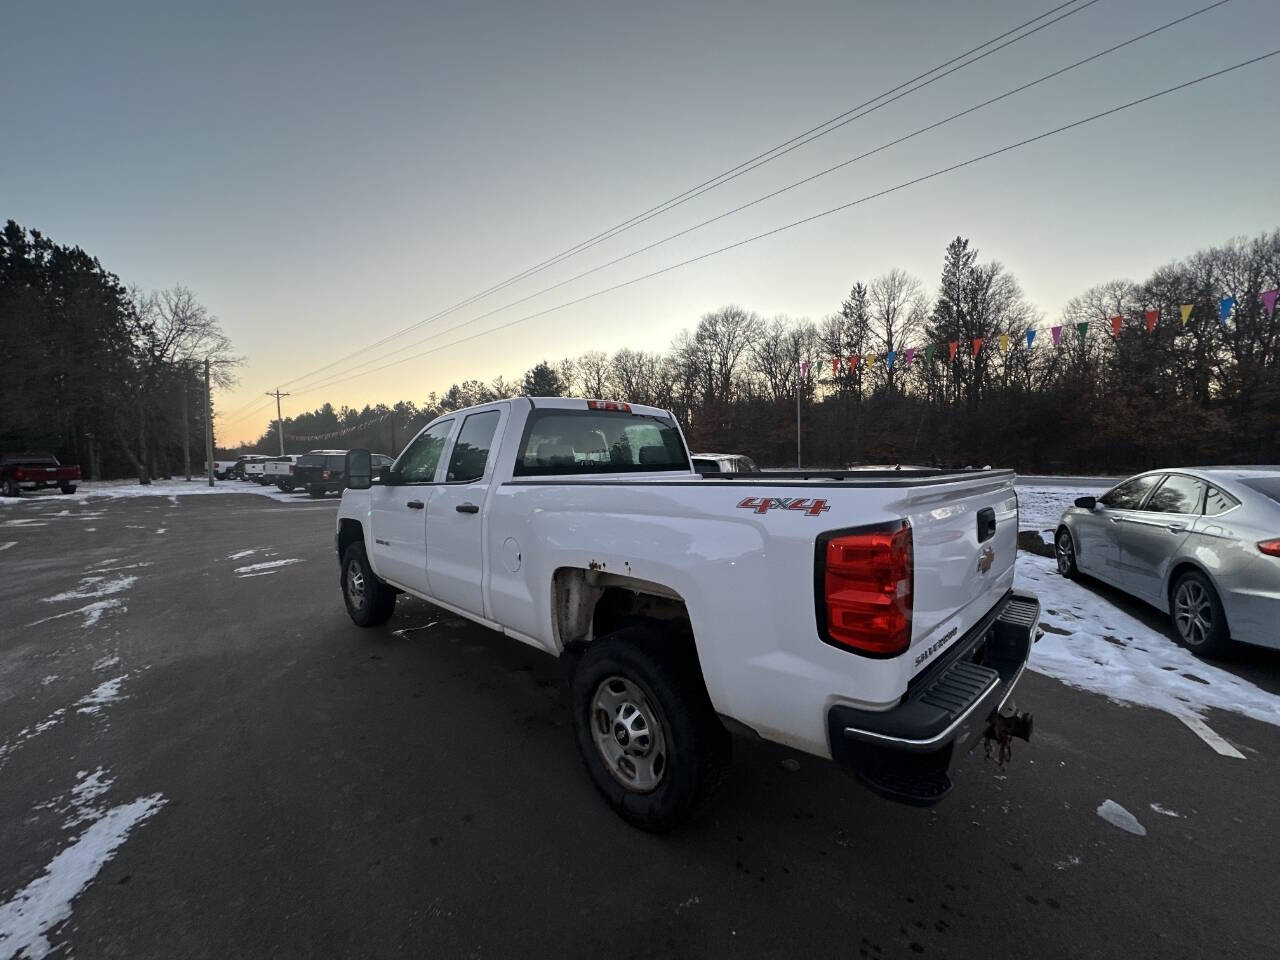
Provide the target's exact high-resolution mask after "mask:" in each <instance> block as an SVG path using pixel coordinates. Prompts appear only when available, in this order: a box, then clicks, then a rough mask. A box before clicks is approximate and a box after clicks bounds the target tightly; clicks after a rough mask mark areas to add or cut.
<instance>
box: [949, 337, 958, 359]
mask: <svg viewBox="0 0 1280 960" xmlns="http://www.w3.org/2000/svg"><path fill="white" fill-rule="evenodd" d="M959 346H960V343H959V341H956V340H952V341H951V342H950V343H948V344H947V349H948V350H950V351H951V359H952V360H955V358H956V350H957V349H958V348H959Z"/></svg>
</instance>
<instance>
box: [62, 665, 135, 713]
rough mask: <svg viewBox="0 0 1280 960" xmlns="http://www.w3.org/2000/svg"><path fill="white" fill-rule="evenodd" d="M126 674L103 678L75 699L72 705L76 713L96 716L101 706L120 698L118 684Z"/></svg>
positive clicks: (123, 679) (125, 677) (126, 676)
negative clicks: (108, 678) (107, 678)
mask: <svg viewBox="0 0 1280 960" xmlns="http://www.w3.org/2000/svg"><path fill="white" fill-rule="evenodd" d="M128 676H129V675H128V674H127V673H125V674H121V675H120V676H118V677H112V678H111V679H110V680H104V681H103V682H102V683H100V684H98V685H97V686H96V687H94V688H93V689H92V690H91V691H89V692H88V693H86V694H85V695H84V696H83V697H81V698H80V699H79V700H77V701H76V702H75V703H74V704H72V706H73V707H75V709H76V713H87V714H88V715H89V716H91V717H96V716H97V715H98V714H100V713H102V708H103V707H105V706H109V705H110V704H112V703H115V702H116V701H118V700H120V699H121V696H120V684H122V683H124V681H125V680H126V679H127V678H128Z"/></svg>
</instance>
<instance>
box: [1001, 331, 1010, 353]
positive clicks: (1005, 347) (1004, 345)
mask: <svg viewBox="0 0 1280 960" xmlns="http://www.w3.org/2000/svg"><path fill="white" fill-rule="evenodd" d="M1000 352H1001V353H1008V352H1009V335H1008V334H1007V333H1002V334H1000Z"/></svg>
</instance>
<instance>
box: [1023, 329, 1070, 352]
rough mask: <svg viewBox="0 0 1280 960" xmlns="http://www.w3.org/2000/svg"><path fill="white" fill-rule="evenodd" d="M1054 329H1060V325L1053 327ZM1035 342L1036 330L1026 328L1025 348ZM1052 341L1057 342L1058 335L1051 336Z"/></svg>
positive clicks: (1029, 347) (1028, 347)
mask: <svg viewBox="0 0 1280 960" xmlns="http://www.w3.org/2000/svg"><path fill="white" fill-rule="evenodd" d="M1054 329H1055V330H1058V331H1061V330H1062V328H1061V327H1055V328H1054ZM1035 342H1036V332H1035V331H1034V330H1028V331H1027V349H1028V350H1030V349H1031V345H1032V344H1033V343H1035ZM1053 342H1054V343H1057V342H1058V337H1057V336H1056V335H1055V336H1054V338H1053Z"/></svg>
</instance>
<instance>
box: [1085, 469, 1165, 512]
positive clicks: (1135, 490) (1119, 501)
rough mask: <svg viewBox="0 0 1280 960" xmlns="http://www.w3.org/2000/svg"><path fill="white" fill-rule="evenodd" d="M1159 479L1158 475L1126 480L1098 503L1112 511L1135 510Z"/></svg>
mask: <svg viewBox="0 0 1280 960" xmlns="http://www.w3.org/2000/svg"><path fill="white" fill-rule="evenodd" d="M1160 479H1161V475H1160V474H1158V473H1157V474H1152V475H1151V476H1149V477H1134V478H1133V479H1132V480H1126V481H1125V482H1124V483H1122V484H1120V486H1118V487H1116V488H1115V489H1114V490H1112V491H1111V492H1110V493H1108V494H1107V495H1106V496H1104V497H1103V498H1102V500H1101V501H1099V502H1100V503H1102V505H1103V506H1106V507H1110V508H1111V509H1112V510H1137V509H1138V507H1140V506H1141V505H1142V498H1143V497H1145V496H1146V495H1147V493H1148V492H1149V491H1150V490H1151V488H1152V487H1154V486H1155V485H1156V483H1158V482H1159V481H1160Z"/></svg>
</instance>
